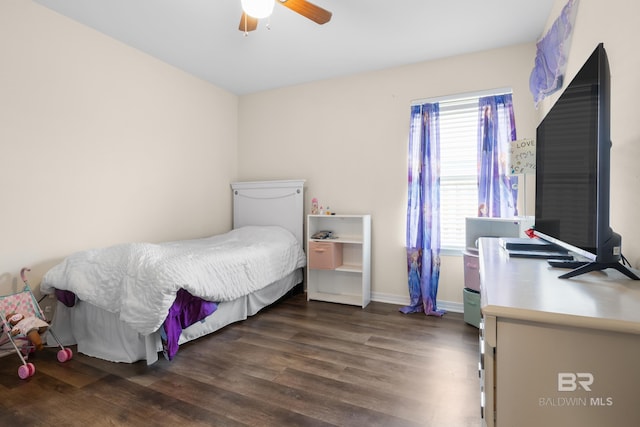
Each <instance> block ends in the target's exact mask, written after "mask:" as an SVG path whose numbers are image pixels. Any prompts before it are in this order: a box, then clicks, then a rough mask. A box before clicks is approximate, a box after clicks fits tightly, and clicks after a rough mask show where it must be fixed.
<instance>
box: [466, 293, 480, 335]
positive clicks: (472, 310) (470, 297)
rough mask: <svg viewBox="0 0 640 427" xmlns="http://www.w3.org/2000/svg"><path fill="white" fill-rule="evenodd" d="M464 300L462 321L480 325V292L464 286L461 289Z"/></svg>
mask: <svg viewBox="0 0 640 427" xmlns="http://www.w3.org/2000/svg"><path fill="white" fill-rule="evenodd" d="M462 300H463V301H464V321H465V322H466V323H468V324H470V325H473V326H475V327H476V328H479V327H480V292H477V291H474V290H472V289H467V288H465V289H464V290H463V291H462Z"/></svg>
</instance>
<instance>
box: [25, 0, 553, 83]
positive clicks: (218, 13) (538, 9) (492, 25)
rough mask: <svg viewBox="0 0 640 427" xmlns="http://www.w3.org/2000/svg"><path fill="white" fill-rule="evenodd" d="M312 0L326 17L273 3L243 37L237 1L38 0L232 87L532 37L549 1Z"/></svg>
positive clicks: (300, 79)
mask: <svg viewBox="0 0 640 427" xmlns="http://www.w3.org/2000/svg"><path fill="white" fill-rule="evenodd" d="M311 1H312V2H313V3H314V4H316V5H318V6H320V7H323V8H325V9H327V10H330V11H331V12H333V17H332V19H331V21H330V22H328V23H327V24H325V25H322V26H320V25H317V24H315V23H314V22H312V21H310V20H308V19H306V18H304V17H302V16H300V15H298V14H296V13H294V12H292V11H291V10H289V9H287V8H285V7H283V6H282V5H279V4H276V5H275V8H274V12H273V15H272V16H271V18H270V21H271V24H270V26H271V29H267V28H266V26H265V25H266V20H262V21H261V22H260V23H259V25H258V29H257V30H256V31H253V32H251V33H249V36H248V37H245V36H244V34H243V32H241V31H239V30H238V25H239V23H240V14H241V7H240V0H36V2H37V3H40V4H42V5H44V6H46V7H48V8H50V9H53V10H54V11H57V12H59V13H61V14H62V15H65V16H68V17H69V18H71V19H74V20H76V21H78V22H81V23H83V24H85V25H87V26H89V27H92V28H95V29H96V30H98V31H100V32H102V33H104V34H107V35H109V36H111V37H113V38H115V39H117V40H120V41H122V42H123V43H126V44H127V45H130V46H133V47H135V48H137V49H140V50H141V51H143V52H146V53H148V54H150V55H152V56H154V57H157V58H159V59H161V60H163V61H165V62H167V63H169V64H172V65H174V66H176V67H178V68H180V69H183V70H185V71H187V72H189V73H191V74H193V75H195V76H197V77H200V78H202V79H204V80H207V81H210V82H211V83H213V84H215V85H217V86H219V87H222V88H224V89H227V90H229V91H231V92H233V93H236V94H238V95H243V94H248V93H252V92H257V91H262V90H267V89H274V88H279V87H284V86H289V85H294V84H299V83H306V82H310V81H316V80H321V79H327V78H332V77H337V76H343V75H348V74H354V73H360V72H364V71H370V70H379V69H384V68H389V67H395V66H400V65H406V64H412V63H417V62H422V61H426V60H431V59H436V58H442V57H447V56H453V55H459V54H464V53H469V52H476V51H482V50H487V49H493V48H498V47H503V46H508V45H514V44H520V43H527V42H534V41H536V40H537V39H538V38H539V37H540V36H541V35H542V32H543V30H544V27H545V24H546V22H547V18H548V17H549V14H550V12H551V9H552V6H553V3H554V0H439V1H436V0H395V1H393V0H311ZM276 3H277V2H276ZM531 61H532V63H531V65H532V67H533V58H532V59H531Z"/></svg>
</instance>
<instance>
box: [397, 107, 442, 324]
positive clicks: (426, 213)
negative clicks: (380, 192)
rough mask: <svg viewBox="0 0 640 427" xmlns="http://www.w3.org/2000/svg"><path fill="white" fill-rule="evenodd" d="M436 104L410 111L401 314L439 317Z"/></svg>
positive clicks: (438, 185) (438, 200)
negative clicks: (405, 294) (405, 299)
mask: <svg viewBox="0 0 640 427" xmlns="http://www.w3.org/2000/svg"><path fill="white" fill-rule="evenodd" d="M439 111H440V107H439V104H437V103H436V104H422V105H415V106H412V107H411V125H410V130H409V171H408V184H409V185H408V192H409V193H408V206H407V236H406V238H407V240H406V248H407V271H408V275H409V296H410V298H411V302H410V304H409V305H408V306H406V307H403V308H401V309H400V311H402V312H403V313H416V312H424V313H425V314H427V315H435V316H442V314H444V311H442V310H438V307H437V303H436V296H437V294H438V282H439V279H440V173H439V164H440V132H439Z"/></svg>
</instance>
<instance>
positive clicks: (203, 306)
mask: <svg viewBox="0 0 640 427" xmlns="http://www.w3.org/2000/svg"><path fill="white" fill-rule="evenodd" d="M217 309H218V304H217V303H215V302H211V301H205V300H203V299H202V298H199V297H194V296H193V295H191V294H190V293H189V292H188V291H186V290H184V289H180V290H178V294H177V295H176V300H175V301H174V302H173V304H172V305H171V308H169V314H168V315H167V318H166V319H165V321H164V324H163V326H162V328H161V329H163V331H162V330H161V331H160V332H161V335H162V339H163V342H162V347H163V349H164V351H163V352H164V356H165V357H166V358H167V359H168V360H171V359H173V356H175V355H176V353H177V352H178V339H179V338H180V334H181V333H182V330H183V329H184V328H187V327H189V326H191V325H193V324H194V323H196V322H199V321H201V320H203V319H204V318H205V317H207V316H208V315H210V314H211V313H213V312H214V311H216V310H217Z"/></svg>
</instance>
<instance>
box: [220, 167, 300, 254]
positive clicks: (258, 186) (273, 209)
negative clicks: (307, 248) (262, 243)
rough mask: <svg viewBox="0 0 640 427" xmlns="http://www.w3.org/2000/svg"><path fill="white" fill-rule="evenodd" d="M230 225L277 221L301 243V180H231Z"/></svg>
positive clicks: (269, 223)
mask: <svg viewBox="0 0 640 427" xmlns="http://www.w3.org/2000/svg"><path fill="white" fill-rule="evenodd" d="M231 188H232V189H233V228H239V227H242V226H245V225H279V226H280V227H283V228H286V229H287V230H289V231H291V232H292V233H293V234H294V235H295V236H296V238H297V239H298V241H299V242H300V245H302V247H304V244H303V240H302V233H303V230H304V180H303V179H298V180H287V181H253V182H233V183H231Z"/></svg>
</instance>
